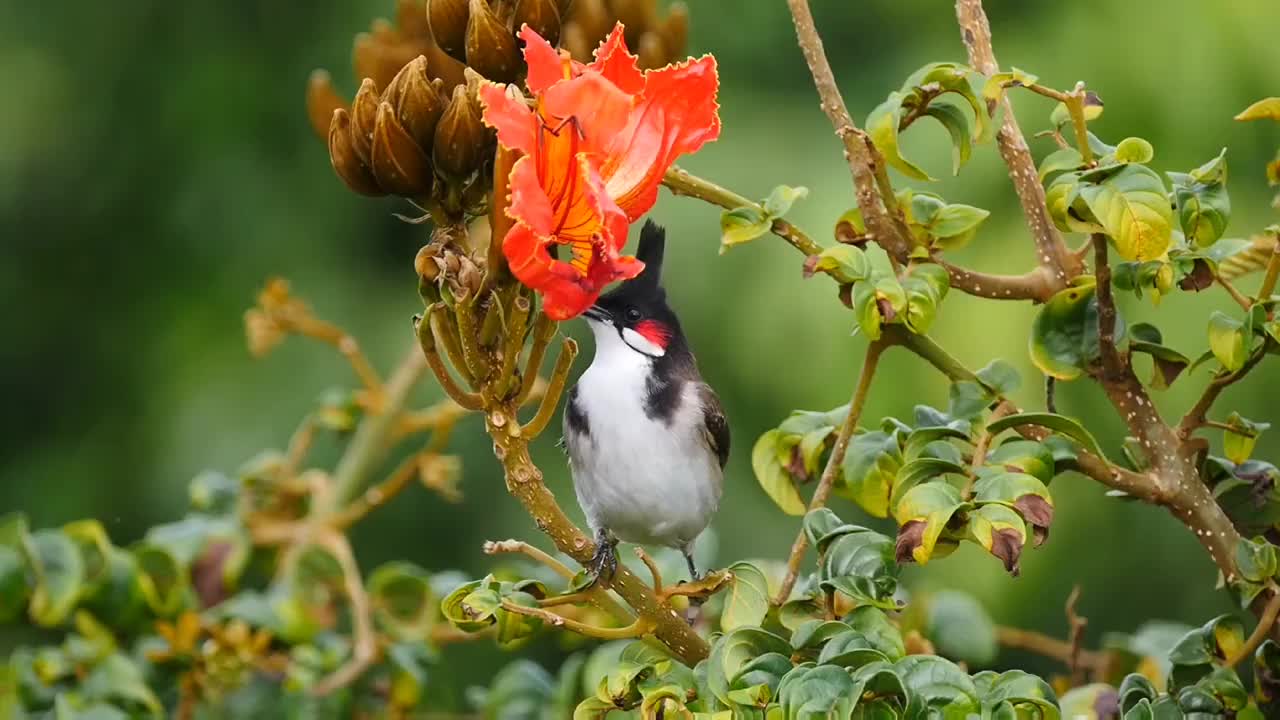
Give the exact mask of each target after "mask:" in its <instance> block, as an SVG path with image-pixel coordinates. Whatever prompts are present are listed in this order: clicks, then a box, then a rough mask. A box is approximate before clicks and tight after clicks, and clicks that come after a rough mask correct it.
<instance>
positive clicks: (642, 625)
mask: <svg viewBox="0 0 1280 720" xmlns="http://www.w3.org/2000/svg"><path fill="white" fill-rule="evenodd" d="M502 609H503V610H506V611H507V612H513V613H516V614H517V615H527V616H529V617H534V618H538V619H539V620H542V621H543V622H545V623H547V624H549V625H551V626H553V627H556V628H560V629H562V630H568V631H570V632H575V633H578V634H579V635H585V636H587V637H593V638H597V639H600V640H627V639H630V638H638V637H641V636H644V635H648V634H649V633H651V632H653V621H652V620H650V619H649V618H647V617H645V616H643V615H640V616H638V617H636V619H635V620H634V621H633V622H632V623H631V624H630V625H627V626H625V627H619V628H607V627H600V626H599V625H590V624H588V623H584V622H581V621H579V620H574V619H572V618H567V617H565V616H563V615H557V614H555V613H553V612H549V611H547V610H543V609H542V608H534V607H525V606H524V605H517V604H516V603H514V602H511V601H510V600H503V601H502Z"/></svg>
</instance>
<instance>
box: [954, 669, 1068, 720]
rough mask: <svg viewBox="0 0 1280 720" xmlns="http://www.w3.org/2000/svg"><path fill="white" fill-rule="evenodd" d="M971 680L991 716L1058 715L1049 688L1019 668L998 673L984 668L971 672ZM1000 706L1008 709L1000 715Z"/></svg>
mask: <svg viewBox="0 0 1280 720" xmlns="http://www.w3.org/2000/svg"><path fill="white" fill-rule="evenodd" d="M973 682H974V685H975V686H977V688H978V694H979V696H980V697H981V699H982V707H983V709H984V710H985V711H988V712H993V714H994V716H995V717H1019V718H1022V717H1033V718H1037V719H1038V720H1059V718H1061V714H1060V711H1059V710H1058V699H1057V697H1056V696H1055V695H1054V692H1053V688H1052V687H1050V686H1049V683H1047V682H1045V681H1044V680H1042V679H1040V678H1039V677H1036V676H1035V675H1032V674H1030V673H1026V672H1023V671H1021V670H1010V671H1008V672H1005V673H1001V674H999V675H997V674H996V673H994V672H984V673H978V674H977V675H974V677H973ZM1004 708H1008V710H1010V711H1012V713H1011V714H1009V715H1001V714H1000V712H1001V711H1002V710H1003V709H1004ZM1033 708H1034V709H1033Z"/></svg>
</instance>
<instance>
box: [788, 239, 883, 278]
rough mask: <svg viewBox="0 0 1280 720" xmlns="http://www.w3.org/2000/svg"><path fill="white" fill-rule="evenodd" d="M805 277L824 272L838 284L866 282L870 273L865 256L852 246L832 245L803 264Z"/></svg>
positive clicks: (869, 266)
mask: <svg viewBox="0 0 1280 720" xmlns="http://www.w3.org/2000/svg"><path fill="white" fill-rule="evenodd" d="M804 272H805V276H806V277H808V276H811V275H813V273H815V272H825V273H828V274H830V275H831V277H833V278H835V279H836V280H837V281H838V282H842V283H852V282H857V281H859V280H866V279H867V277H868V276H869V275H870V272H871V265H870V263H869V262H868V261H867V256H866V254H865V253H863V252H862V250H860V249H859V248H856V247H854V246H852V245H833V246H832V247H829V248H826V249H825V250H823V251H822V252H820V253H818V254H817V255H810V256H809V258H808V259H807V260H806V261H805V264H804Z"/></svg>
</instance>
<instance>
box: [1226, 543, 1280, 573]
mask: <svg viewBox="0 0 1280 720" xmlns="http://www.w3.org/2000/svg"><path fill="white" fill-rule="evenodd" d="M1236 569H1237V570H1239V571H1240V576H1241V577H1243V578H1244V579H1245V580H1248V581H1249V582H1254V583H1262V582H1266V581H1267V580H1269V579H1271V578H1272V577H1275V575H1276V572H1277V570H1280V564H1278V561H1277V558H1276V546H1275V545H1272V544H1271V543H1269V542H1267V540H1266V538H1264V537H1261V536H1258V537H1255V538H1253V539H1252V540H1249V539H1246V538H1240V542H1238V543H1236Z"/></svg>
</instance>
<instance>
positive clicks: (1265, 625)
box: [1227, 586, 1280, 667]
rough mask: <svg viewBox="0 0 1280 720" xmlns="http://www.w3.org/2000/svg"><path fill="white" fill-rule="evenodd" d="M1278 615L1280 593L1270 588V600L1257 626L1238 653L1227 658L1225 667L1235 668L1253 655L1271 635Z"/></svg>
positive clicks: (1279, 612) (1279, 611) (1279, 613)
mask: <svg viewBox="0 0 1280 720" xmlns="http://www.w3.org/2000/svg"><path fill="white" fill-rule="evenodd" d="M1277 615H1280V591H1277V588H1276V587H1274V586H1272V588H1271V599H1270V600H1268V601H1267V604H1266V606H1265V607H1264V608H1263V609H1262V615H1261V617H1259V618H1258V625H1257V627H1255V628H1254V629H1253V632H1252V633H1251V634H1250V635H1249V639H1248V640H1246V641H1245V643H1244V645H1242V646H1241V647H1240V652H1238V653H1236V654H1235V655H1234V656H1232V657H1230V658H1227V667H1235V666H1236V665H1239V664H1240V663H1241V661H1243V660H1246V659H1248V658H1249V656H1250V655H1253V653H1254V651H1255V650H1257V649H1258V646H1259V645H1261V644H1262V642H1263V641H1264V640H1266V639H1267V637H1269V636H1270V635H1271V630H1272V628H1274V627H1275V624H1276V616H1277Z"/></svg>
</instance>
